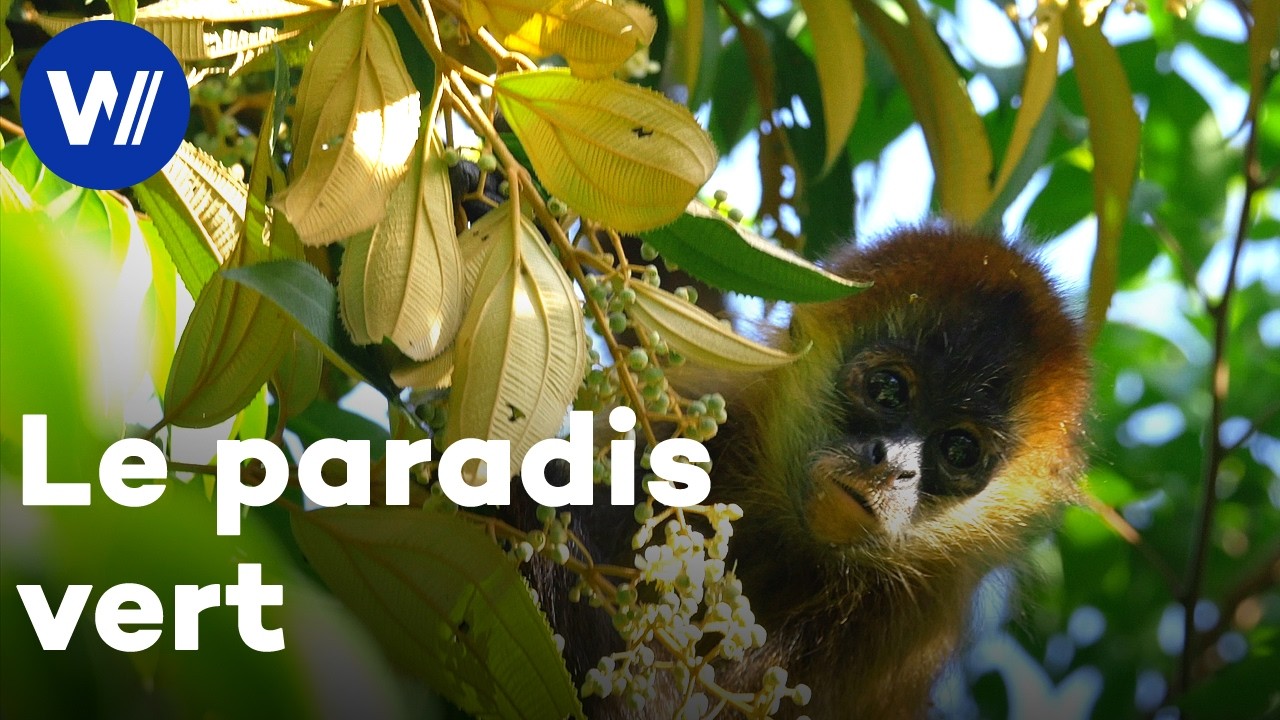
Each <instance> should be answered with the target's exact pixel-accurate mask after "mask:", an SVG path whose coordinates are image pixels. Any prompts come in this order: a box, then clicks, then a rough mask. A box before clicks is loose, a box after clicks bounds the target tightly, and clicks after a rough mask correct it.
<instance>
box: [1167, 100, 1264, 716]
mask: <svg viewBox="0 0 1280 720" xmlns="http://www.w3.org/2000/svg"><path fill="white" fill-rule="evenodd" d="M1255 112H1256V111H1255ZM1246 122H1248V123H1249V135H1248V137H1247V138H1246V140H1245V147H1244V159H1243V162H1244V198H1243V199H1242V200H1241V203H1240V218H1239V220H1238V222H1237V223H1236V235H1235V239H1234V240H1233V241H1232V246H1231V262H1230V264H1229V265H1228V267H1227V281H1226V287H1225V288H1223V291H1222V299H1221V300H1219V301H1218V302H1217V303H1216V304H1214V305H1212V306H1211V307H1210V308H1209V317H1210V319H1211V320H1212V321H1213V362H1212V364H1211V366H1210V373H1211V374H1210V376H1209V383H1210V388H1211V390H1212V391H1211V393H1210V395H1211V397H1212V403H1211V405H1210V410H1209V423H1208V426H1207V427H1206V428H1205V442H1207V443H1208V444H1209V448H1208V452H1207V453H1206V454H1205V462H1204V471H1203V480H1202V483H1201V485H1202V487H1203V490H1202V493H1201V499H1200V513H1199V516H1198V520H1197V523H1196V532H1195V535H1193V536H1192V539H1191V556H1190V560H1189V562H1188V565H1187V575H1186V578H1187V582H1186V586H1185V589H1184V591H1183V594H1182V608H1183V619H1182V640H1183V642H1182V653H1181V655H1180V656H1179V658H1178V670H1177V675H1176V676H1175V678H1174V683H1173V695H1174V696H1177V695H1180V694H1182V693H1184V692H1186V691H1187V689H1188V688H1189V687H1190V685H1191V680H1192V677H1191V676H1192V666H1193V664H1194V663H1193V661H1194V658H1195V653H1194V648H1195V647H1196V645H1197V643H1196V638H1195V608H1196V604H1197V603H1199V601H1200V597H1201V591H1202V589H1203V584H1204V571H1205V564H1206V562H1207V560H1208V555H1209V538H1210V536H1211V535H1212V534H1213V514H1214V509H1215V508H1216V507H1217V503H1218V472H1219V470H1220V469H1221V466H1222V461H1223V460H1224V459H1225V458H1226V456H1227V448H1226V447H1225V446H1224V445H1223V444H1222V438H1221V435H1220V432H1219V431H1220V429H1221V426H1222V417H1223V405H1224V404H1225V402H1226V399H1227V390H1228V388H1229V387H1230V365H1229V362H1228V357H1227V340H1228V338H1227V329H1228V327H1229V326H1230V319H1231V314H1230V313H1231V299H1232V297H1233V296H1234V295H1235V290H1236V274H1237V273H1236V271H1237V269H1238V268H1239V265H1240V255H1241V254H1242V253H1243V251H1244V243H1245V238H1246V237H1247V236H1248V230H1249V218H1250V217H1251V212H1252V209H1253V197H1254V195H1255V194H1256V193H1257V191H1258V190H1259V189H1260V188H1261V187H1262V182H1261V181H1262V172H1261V170H1260V168H1259V167H1258V154H1257V153H1258V121H1257V117H1256V115H1255V117H1252V118H1246Z"/></svg>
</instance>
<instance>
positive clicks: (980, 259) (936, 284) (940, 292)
mask: <svg viewBox="0 0 1280 720" xmlns="http://www.w3.org/2000/svg"><path fill="white" fill-rule="evenodd" d="M825 265H827V267H828V268H829V269H831V270H832V271H833V272H835V273H837V274H839V275H842V276H845V277H849V278H855V279H861V280H871V281H872V282H873V283H874V284H873V285H872V287H871V288H869V289H868V290H866V291H864V292H862V293H860V294H858V295H855V296H853V297H850V298H847V299H845V300H842V301H839V302H838V303H836V307H835V308H834V314H835V317H830V316H828V317H827V318H825V320H826V321H827V322H832V321H834V322H836V323H837V324H839V325H841V326H843V327H844V328H855V329H857V328H861V329H870V328H878V330H879V331H880V332H883V333H887V334H889V335H891V336H894V337H898V338H911V337H915V338H917V339H919V340H920V343H921V345H922V347H921V349H922V350H925V349H928V348H931V347H932V348H936V349H937V350H939V351H940V352H945V353H951V352H954V351H956V350H963V349H964V348H965V345H975V346H977V347H975V348H974V350H975V351H977V350H980V349H981V346H985V347H986V348H987V349H988V352H987V353H986V354H987V355H990V354H991V353H992V352H994V353H997V354H1006V353H1008V354H1014V355H1018V356H1020V357H1028V358H1031V359H1035V360H1050V359H1053V358H1058V359H1060V360H1064V361H1066V362H1077V363H1080V364H1083V362H1084V359H1085V358H1084V354H1085V353H1084V348H1083V344H1082V343H1081V342H1080V332H1079V328H1078V324H1077V322H1076V320H1075V319H1074V318H1073V317H1072V315H1071V314H1069V313H1068V312H1067V311H1066V308H1065V303H1064V301H1063V299H1062V297H1061V295H1060V294H1059V293H1058V291H1057V290H1056V288H1055V287H1054V286H1053V284H1052V283H1051V282H1050V280H1049V279H1048V277H1047V276H1046V273H1045V271H1044V268H1043V267H1042V266H1041V265H1040V264H1039V263H1038V262H1037V261H1035V260H1034V259H1032V258H1030V257H1029V256H1028V255H1026V254H1025V253H1024V252H1022V251H1020V250H1018V249H1016V248H1013V247H1011V246H1010V245H1009V244H1008V243H1007V242H1006V241H1005V240H1004V239H1003V238H1002V237H1001V236H999V235H996V234H992V233H983V232H979V231H972V230H957V229H953V228H948V227H945V226H940V225H935V226H927V227H921V228H905V229H900V230H898V231H897V232H895V233H893V234H891V235H888V236H886V237H884V238H881V239H880V240H878V241H875V242H873V243H871V244H870V245H866V246H853V245H850V246H846V247H845V248H843V249H841V250H840V251H839V252H838V253H837V254H835V255H834V256H833V257H831V258H829V259H828V260H827V262H826V263H825ZM1001 350H1004V351H1005V352H1001ZM1053 364H1056V362H1055V363H1053Z"/></svg>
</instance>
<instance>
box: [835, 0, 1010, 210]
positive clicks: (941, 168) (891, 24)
mask: <svg viewBox="0 0 1280 720" xmlns="http://www.w3.org/2000/svg"><path fill="white" fill-rule="evenodd" d="M899 5H900V7H901V10H902V11H903V12H905V16H906V17H905V18H903V19H899V18H896V17H893V16H891V15H890V14H889V13H888V12H886V11H885V9H883V8H882V7H881V6H880V5H879V4H878V3H877V2H876V0H854V7H855V8H856V9H857V11H858V16H859V17H860V18H861V19H862V20H863V21H864V22H865V23H866V24H867V27H868V28H869V29H870V30H871V32H872V33H873V34H875V36H876V39H877V40H879V41H880V44H881V45H883V46H884V47H885V50H887V51H888V53H889V57H890V59H891V60H892V62H893V67H894V72H895V73H896V74H897V76H898V79H899V80H900V81H901V82H902V86H903V88H904V89H905V90H906V91H907V96H908V97H910V99H911V106H912V108H913V109H914V110H915V116H916V119H917V120H918V121H919V122H920V127H921V129H922V130H923V131H924V136H925V142H926V143H927V144H928V145H929V155H930V158H931V160H932V161H933V169H934V174H935V176H936V177H937V180H936V183H935V194H936V195H937V197H938V205H939V207H940V209H941V210H942V212H943V213H944V214H946V215H948V216H950V217H952V218H953V219H955V220H958V221H960V222H968V223H972V222H976V221H977V220H978V219H979V218H981V217H982V214H983V213H984V212H986V209H987V206H988V205H990V203H991V184H990V183H991V181H990V178H991V174H992V165H993V160H992V157H991V144H990V141H989V140H988V138H987V132H986V128H985V127H984V126H983V124H982V118H980V117H978V112H977V110H975V109H974V107H973V101H972V100H970V98H969V94H968V91H967V90H966V88H965V84H964V81H963V80H962V79H961V78H960V74H959V73H958V72H957V71H956V67H955V63H954V61H953V60H952V58H951V56H950V55H949V54H948V52H947V48H946V46H945V45H944V44H943V43H942V40H941V39H939V38H938V33H937V31H936V30H935V29H934V26H933V23H931V22H929V20H928V18H926V17H925V16H924V12H923V11H922V10H921V9H920V6H919V5H918V4H917V3H916V1H915V0H900V2H899ZM902 20H905V22H903V21H902Z"/></svg>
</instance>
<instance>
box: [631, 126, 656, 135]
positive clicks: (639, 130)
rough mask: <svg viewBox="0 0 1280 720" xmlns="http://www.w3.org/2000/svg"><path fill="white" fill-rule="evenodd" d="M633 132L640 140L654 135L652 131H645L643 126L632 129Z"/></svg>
mask: <svg viewBox="0 0 1280 720" xmlns="http://www.w3.org/2000/svg"><path fill="white" fill-rule="evenodd" d="M631 132H633V133H635V134H636V137H638V138H647V137H649V136H650V135H652V134H653V131H652V130H647V129H645V127H644V126H643V125H637V126H636V127H633V128H631Z"/></svg>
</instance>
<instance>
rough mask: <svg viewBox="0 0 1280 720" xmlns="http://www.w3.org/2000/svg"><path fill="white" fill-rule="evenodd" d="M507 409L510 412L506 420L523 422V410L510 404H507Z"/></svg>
mask: <svg viewBox="0 0 1280 720" xmlns="http://www.w3.org/2000/svg"><path fill="white" fill-rule="evenodd" d="M507 409H508V410H510V411H511V417H509V418H507V419H508V420H510V421H511V422H515V421H517V420H523V419H525V417H526V416H525V414H524V411H523V410H521V409H520V408H518V407H516V406H515V405H512V404H511V403H507Z"/></svg>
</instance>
